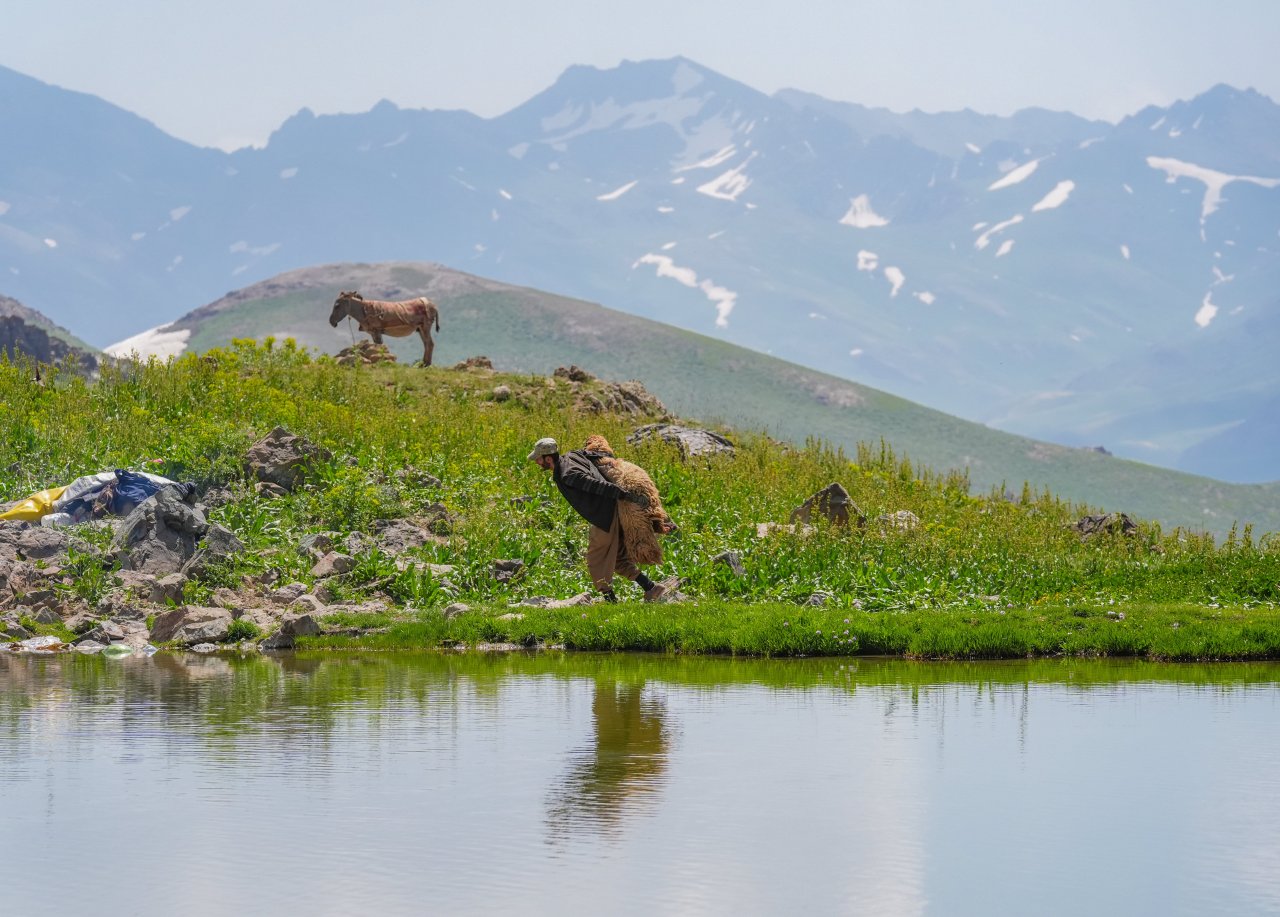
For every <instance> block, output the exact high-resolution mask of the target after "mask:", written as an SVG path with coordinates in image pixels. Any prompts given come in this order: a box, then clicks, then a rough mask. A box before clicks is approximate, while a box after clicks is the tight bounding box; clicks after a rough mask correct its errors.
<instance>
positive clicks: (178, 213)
mask: <svg viewBox="0 0 1280 917" xmlns="http://www.w3.org/2000/svg"><path fill="white" fill-rule="evenodd" d="M190 212H191V205H190V204H183V205H182V206H181V207H174V208H173V209H172V210H170V211H169V221H170V222H172V223H176V222H178V221H179V220H180V219H182V218H183V217H184V216H186V215H187V214H188V213H190Z"/></svg>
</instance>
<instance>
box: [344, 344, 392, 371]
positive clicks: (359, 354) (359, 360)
mask: <svg viewBox="0 0 1280 917" xmlns="http://www.w3.org/2000/svg"><path fill="white" fill-rule="evenodd" d="M334 359H335V360H336V361H337V362H338V365H339V366H354V365H356V364H359V365H361V366H372V365H374V364H376V363H395V362H396V355H395V354H394V353H392V352H391V350H390V349H389V348H388V347H387V345H386V344H375V343H374V342H373V341H357V342H356V343H355V344H352V345H351V346H350V347H344V348H343V349H342V350H339V351H338V352H337V354H335V355H334Z"/></svg>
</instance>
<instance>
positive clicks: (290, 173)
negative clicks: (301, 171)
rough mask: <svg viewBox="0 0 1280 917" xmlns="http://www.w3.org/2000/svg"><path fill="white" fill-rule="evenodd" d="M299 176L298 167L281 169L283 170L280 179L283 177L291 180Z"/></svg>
mask: <svg viewBox="0 0 1280 917" xmlns="http://www.w3.org/2000/svg"><path fill="white" fill-rule="evenodd" d="M297 174H298V167H297V166H289V168H287V169H281V170H280V177H281V178H282V179H290V178H293V177H294V176H295V175H297Z"/></svg>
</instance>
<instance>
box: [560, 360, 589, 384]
mask: <svg viewBox="0 0 1280 917" xmlns="http://www.w3.org/2000/svg"><path fill="white" fill-rule="evenodd" d="M551 376H552V378H554V379H564V380H566V381H568V382H593V381H595V378H596V377H595V376H593V375H592V374H591V373H589V372H587V371H586V370H585V369H583V368H582V367H581V366H578V365H577V364H576V363H574V364H572V365H570V366H569V367H567V368H566V367H564V366H557V367H556V370H555V372H553V373H552V374H551Z"/></svg>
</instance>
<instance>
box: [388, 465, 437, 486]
mask: <svg viewBox="0 0 1280 917" xmlns="http://www.w3.org/2000/svg"><path fill="white" fill-rule="evenodd" d="M392 477H394V478H395V479H396V480H397V481H399V482H400V483H401V484H405V485H408V486H409V487H440V486H441V485H442V484H443V483H444V482H443V481H441V480H440V479H439V478H438V477H436V476H435V475H434V474H431V473H430V472H426V471H423V470H422V469H421V468H400V469H398V470H397V471H396V472H395V474H394V475H392Z"/></svg>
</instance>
